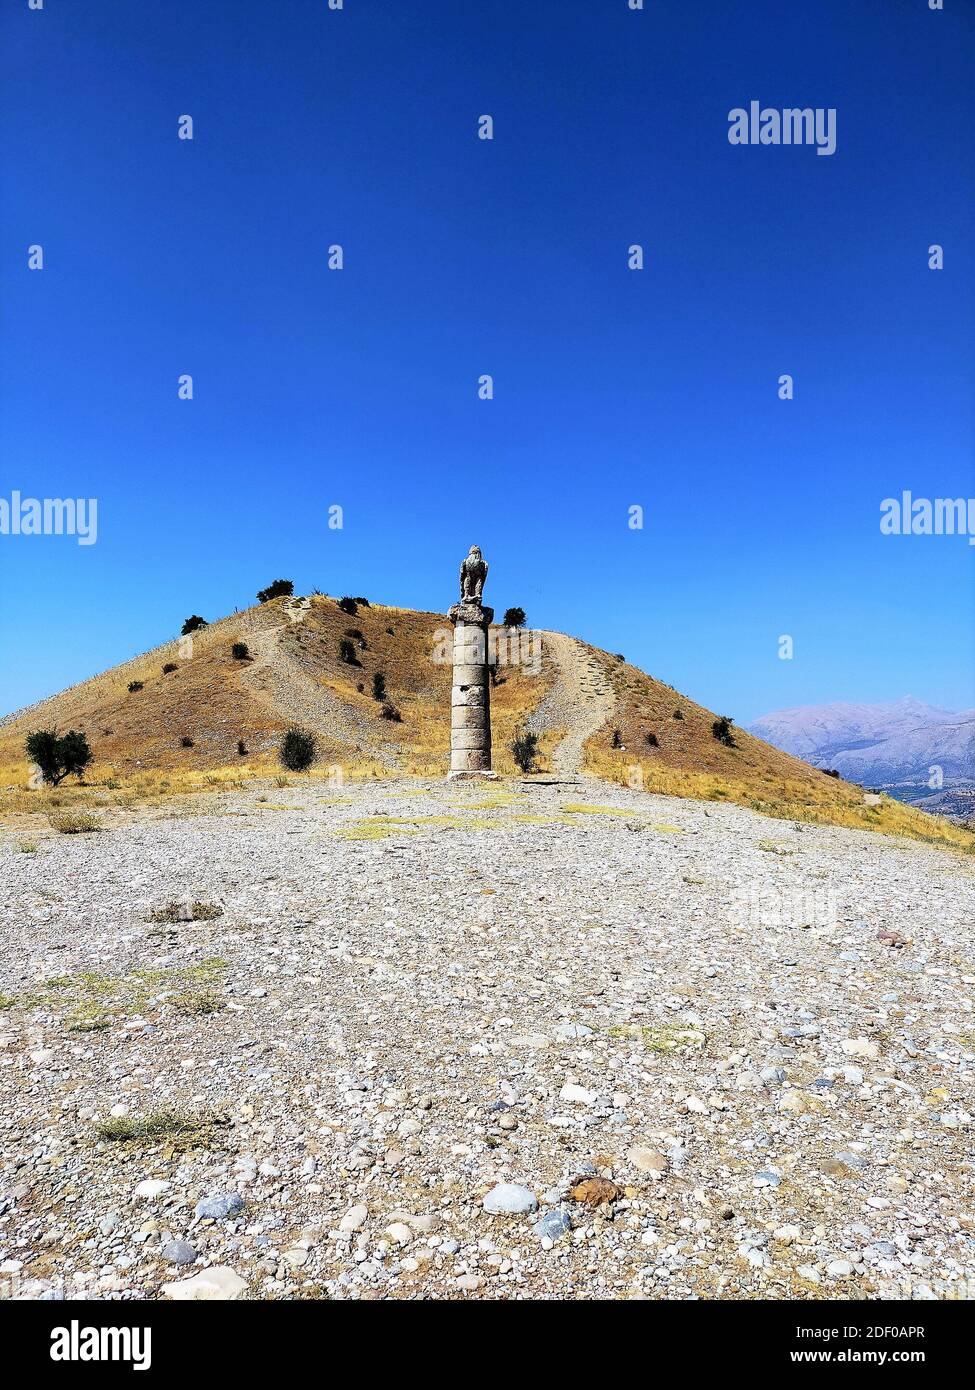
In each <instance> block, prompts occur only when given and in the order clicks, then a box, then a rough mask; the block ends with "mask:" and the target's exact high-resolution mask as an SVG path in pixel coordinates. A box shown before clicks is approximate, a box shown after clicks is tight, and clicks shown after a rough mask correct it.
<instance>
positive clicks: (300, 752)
mask: <svg viewBox="0 0 975 1390" xmlns="http://www.w3.org/2000/svg"><path fill="white" fill-rule="evenodd" d="M278 756H279V757H280V759H281V762H282V763H283V765H284V766H285V767H286V768H287V769H288V771H289V772H307V771H308V769H309V768H310V767H311V765H312V763H313V762H314V761H315V759H316V758H317V757H318V740H317V739H316V738H315V735H314V734H310V733H308V731H307V730H306V729H298V728H291V729H289V730H288V732H287V733H286V734H285V736H284V738H283V739H282V740H281V747H280V749H279V751H278Z"/></svg>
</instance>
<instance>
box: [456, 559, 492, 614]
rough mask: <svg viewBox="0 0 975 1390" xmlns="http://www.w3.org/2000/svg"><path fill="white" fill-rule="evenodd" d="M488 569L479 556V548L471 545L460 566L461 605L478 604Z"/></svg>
mask: <svg viewBox="0 0 975 1390" xmlns="http://www.w3.org/2000/svg"><path fill="white" fill-rule="evenodd" d="M487 572H488V567H487V564H486V562H485V560H484V557H483V556H482V554H481V548H480V546H477V545H472V546H471V548H470V551H469V552H468V554H467V555H466V556H465V558H464V559H463V560H462V561H461V565H460V601H461V603H478V604H479V603H480V602H481V594H482V593H483V592H484V581H485V579H487Z"/></svg>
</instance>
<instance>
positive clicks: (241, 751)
mask: <svg viewBox="0 0 975 1390" xmlns="http://www.w3.org/2000/svg"><path fill="white" fill-rule="evenodd" d="M237 755H238V757H241V758H246V757H247V745H246V744H245V742H244V740H243V739H242V738H239V739H238V740H237Z"/></svg>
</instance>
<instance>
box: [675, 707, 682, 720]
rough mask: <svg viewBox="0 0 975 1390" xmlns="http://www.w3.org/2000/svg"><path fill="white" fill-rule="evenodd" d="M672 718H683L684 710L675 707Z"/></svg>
mask: <svg viewBox="0 0 975 1390" xmlns="http://www.w3.org/2000/svg"><path fill="white" fill-rule="evenodd" d="M674 718H675V719H683V718H684V711H683V710H682V709H675V710H674Z"/></svg>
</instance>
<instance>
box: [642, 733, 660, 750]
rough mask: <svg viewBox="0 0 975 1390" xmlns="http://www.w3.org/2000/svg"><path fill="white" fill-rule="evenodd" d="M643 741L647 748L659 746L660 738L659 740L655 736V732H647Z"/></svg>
mask: <svg viewBox="0 0 975 1390" xmlns="http://www.w3.org/2000/svg"><path fill="white" fill-rule="evenodd" d="M644 743H646V745H647V747H648V748H659V747H660V740H659V738H658V737H657V735H656V734H653V733H650V734H647V735H646V736H645V738H644Z"/></svg>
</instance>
